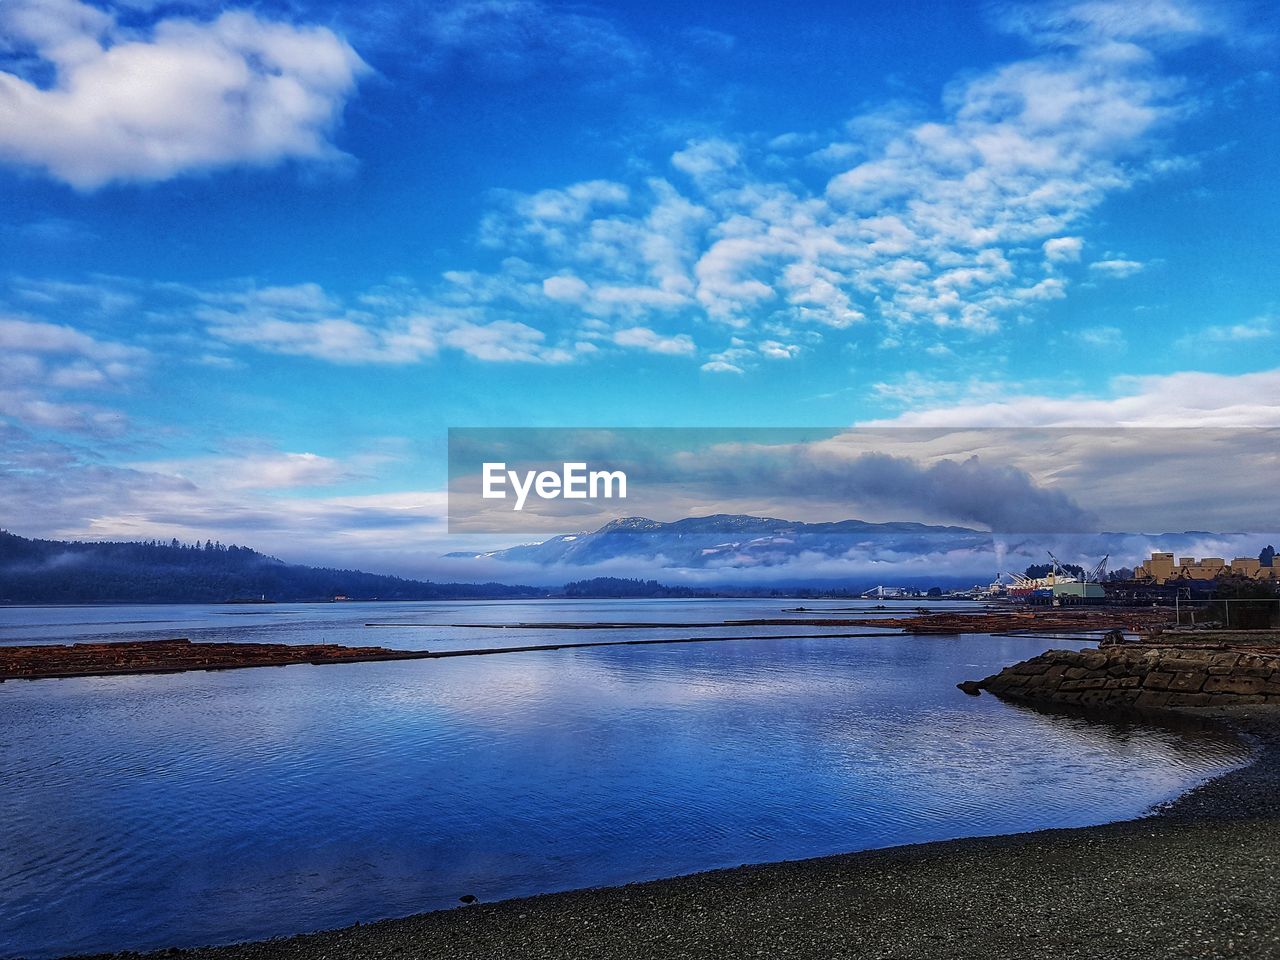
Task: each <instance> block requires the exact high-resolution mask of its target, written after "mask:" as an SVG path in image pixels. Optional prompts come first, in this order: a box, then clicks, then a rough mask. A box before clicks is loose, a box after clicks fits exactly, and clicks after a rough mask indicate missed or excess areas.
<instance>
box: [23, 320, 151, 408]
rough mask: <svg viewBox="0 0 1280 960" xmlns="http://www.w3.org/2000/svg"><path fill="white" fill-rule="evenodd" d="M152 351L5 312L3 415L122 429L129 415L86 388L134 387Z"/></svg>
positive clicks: (94, 389) (94, 390) (93, 390)
mask: <svg viewBox="0 0 1280 960" xmlns="http://www.w3.org/2000/svg"><path fill="white" fill-rule="evenodd" d="M146 359H147V354H146V351H144V350H142V349H140V348H137V347H132V346H127V345H125V344H121V343H114V342H111V341H107V340H100V339H97V338H95V337H92V336H90V335H89V334H87V333H84V332H82V331H80V330H76V329H74V328H72V327H67V326H61V325H58V324H52V323H41V322H37V321H33V320H27V319H24V318H20V317H0V418H4V419H8V420H10V421H14V422H16V423H19V424H23V425H25V426H29V427H43V428H48V429H53V430H74V431H86V432H110V433H114V432H119V431H120V430H121V429H122V428H123V426H124V418H123V416H122V415H121V414H120V413H118V412H116V411H114V410H109V409H104V408H102V407H101V406H98V405H96V404H94V403H88V402H85V401H84V400H83V399H80V398H81V397H83V395H84V394H86V393H93V392H100V391H103V390H118V389H122V388H125V387H127V386H128V384H129V382H130V381H131V380H132V379H133V378H134V377H135V376H137V375H138V373H139V371H140V368H141V366H142V365H143V364H144V363H145V362H146Z"/></svg>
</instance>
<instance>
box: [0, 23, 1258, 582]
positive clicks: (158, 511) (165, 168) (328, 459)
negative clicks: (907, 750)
mask: <svg viewBox="0 0 1280 960" xmlns="http://www.w3.org/2000/svg"><path fill="white" fill-rule="evenodd" d="M1277 43H1280V17H1278V16H1277V13H1276V10H1275V7H1274V5H1271V4H1265V3H1256V4H1254V3H1248V2H1243V0H1242V2H1232V3H1193V2H1184V0H1148V2H1143V0H1134V2H1116V3H1112V2H1107V0H1079V2H1070V0H1068V2H1061V3H1055V2H1050V3H1030V4H1014V3H990V4H980V3H954V4H945V3H916V2H903V3H898V4H870V3H865V4H864V3H841V4H825V3H808V2H799V3H791V4H776V3H764V2H754V0H751V2H744V0H735V2H733V3H719V2H714V0H711V2H705V3H702V4H696V5H694V4H687V3H683V4H675V3H664V2H646V3H643V4H640V3H614V4H603V3H602V4H555V3H546V2H535V0H460V2H454V0H448V2H436V0H432V2H394V3H393V2H387V0H376V2H363V3H360V4H355V3H348V2H332V0H330V2H325V0H262V2H258V3H223V2H213V0H192V2H172V3H169V2H151V0H119V2H114V3H107V2H100V3H87V2H79V0H6V2H5V3H3V5H0V251H2V256H0V526H3V527H5V528H7V529H10V530H12V531H13V532H16V533H20V534H24V535H28V536H48V537H59V538H91V539H103V538H115V539H132V538H151V537H159V538H164V539H167V538H169V537H171V536H177V537H179V538H180V539H184V540H187V539H205V538H214V539H220V540H223V541H227V542H230V541H234V542H240V543H248V544H250V545H253V546H256V547H259V548H261V549H264V550H267V551H268V552H271V553H274V554H276V555H279V556H283V557H285V558H287V559H295V560H308V561H324V562H329V563H351V564H357V563H358V564H363V565H365V566H368V567H370V568H373V569H379V570H385V571H388V572H402V573H410V574H412V573H417V572H420V571H422V570H424V569H426V566H427V562H426V559H424V558H430V557H435V556H436V555H438V554H439V553H441V552H443V551H445V550H448V549H449V548H450V547H451V546H453V545H454V543H453V541H451V540H450V539H449V538H448V536H447V535H446V533H445V528H444V517H445V515H446V479H447V467H446V460H445V455H446V440H447V430H448V429H449V428H451V427H454V428H456V427H503V428H511V427H722V428H738V427H742V428H745V427H752V428H754V427H782V428H810V427H813V428H817V427H822V428H832V429H836V430H839V429H842V428H848V427H855V426H874V427H876V428H880V427H905V426H911V427H935V426H937V427H948V428H953V429H965V428H969V427H974V426H982V427H987V426H1013V427H1041V426H1054V425H1061V424H1071V425H1089V426H1098V427H1125V428H1147V427H1152V428H1155V427H1161V428H1165V427H1202V428H1204V429H1206V430H1211V431H1212V430H1221V429H1223V428H1239V427H1276V426H1280V270H1277V268H1276V265H1275V250H1276V249H1277V247H1278V246H1280V202H1278V199H1277V198H1278V196H1280V187H1278V186H1277V180H1276V177H1275V172H1274V171H1275V160H1274V158H1275V157H1276V156H1277V155H1280V122H1278V120H1277V118H1280V78H1278V77H1277V73H1276V66H1277ZM1218 453H1219V455H1218V456H1216V457H1209V458H1208V459H1206V460H1205V461H1203V462H1204V463H1205V464H1206V465H1207V466H1206V469H1208V470H1210V471H1212V470H1214V469H1221V467H1222V464H1223V463H1224V462H1226V461H1225V460H1224V459H1223V458H1222V457H1221V455H1220V454H1221V451H1218ZM1242 453H1245V454H1251V456H1252V460H1253V461H1254V462H1253V465H1252V469H1253V470H1255V471H1261V473H1256V472H1255V474H1254V475H1253V476H1252V479H1251V481H1250V486H1249V489H1250V490H1255V489H1257V487H1258V481H1257V478H1258V476H1270V477H1273V478H1274V476H1275V475H1276V473H1277V468H1280V462H1278V461H1277V460H1276V459H1275V457H1274V455H1270V459H1268V454H1267V451H1259V450H1257V449H1254V448H1249V447H1248V446H1246V447H1243V448H1241V449H1238V450H1233V452H1232V456H1235V455H1240V454H1242ZM943 455H944V454H936V453H935V454H931V456H933V457H934V460H933V461H930V462H925V461H921V463H920V466H921V469H922V470H927V469H930V467H931V465H936V458H937V457H938V456H943ZM945 455H951V454H945ZM1069 455H1070V456H1076V458H1077V459H1076V460H1075V461H1073V465H1074V466H1079V464H1080V462H1082V461H1081V460H1080V457H1081V456H1082V455H1080V454H1078V453H1076V454H1067V453H1064V452H1062V451H1056V452H1055V451H1052V450H1050V451H1049V452H1048V453H1047V454H1046V455H1045V457H1042V458H1041V460H1040V461H1039V462H1038V464H1039V465H1037V466H1032V465H1029V464H1023V468H1024V469H1025V470H1026V471H1027V473H1028V476H1029V477H1030V478H1031V480H1032V481H1033V483H1034V484H1035V485H1039V486H1042V487H1046V488H1052V487H1053V485H1054V484H1055V483H1058V482H1060V479H1061V475H1062V473H1063V471H1061V470H1058V469H1055V468H1054V467H1053V465H1052V463H1051V462H1050V461H1052V460H1053V458H1054V457H1055V456H1059V457H1060V456H1069ZM1046 457H1047V459H1046ZM1086 459H1087V458H1086ZM1059 466H1061V464H1059ZM1066 472H1067V473H1070V472H1071V471H1070V470H1068V471H1066ZM1076 472H1077V473H1080V472H1081V471H1079V470H1077V471H1076ZM1083 473H1084V474H1088V473H1089V471H1087V470H1085V471H1083ZM1093 475H1096V473H1095V474H1093ZM1271 489H1274V486H1272V487H1271ZM1209 495H1210V494H1209V493H1206V496H1209ZM682 506H688V505H687V504H682ZM840 506H841V505H840V503H836V504H833V505H832V507H831V509H832V510H833V511H838V510H839V509H840ZM854 506H856V497H855V498H851V499H850V501H849V509H848V510H845V511H841V512H843V513H848V514H849V515H853V514H852V512H851V511H852V510H853V508H854ZM904 509H905V508H904ZM935 512H936V511H935ZM841 518H842V517H840V516H831V517H829V518H828V519H841ZM661 519H675V517H674V516H671V517H662V518H661ZM902 519H915V518H914V517H912V516H903V517H902ZM940 519H944V520H945V519H947V518H945V517H942V518H940ZM952 519H955V518H952ZM1119 519H1121V520H1123V519H1124V518H1123V517H1120V518H1119ZM1137 519H1139V518H1135V521H1136V520H1137ZM1126 529H1136V527H1126Z"/></svg>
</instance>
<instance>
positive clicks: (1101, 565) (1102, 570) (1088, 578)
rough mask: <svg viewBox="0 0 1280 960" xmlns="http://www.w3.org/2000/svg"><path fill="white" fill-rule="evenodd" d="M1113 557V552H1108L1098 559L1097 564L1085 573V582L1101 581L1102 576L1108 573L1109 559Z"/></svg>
mask: <svg viewBox="0 0 1280 960" xmlns="http://www.w3.org/2000/svg"><path fill="white" fill-rule="evenodd" d="M1110 559H1111V554H1109V553H1108V554H1107V555H1106V556H1104V557H1103V558H1102V559H1101V560H1099V561H1098V564H1097V566H1095V567H1094V568H1093V569H1092V570H1090V571H1089V572H1088V573H1086V574H1085V575H1084V582H1085V583H1101V582H1102V578H1103V577H1105V576H1106V575H1107V561H1108V560H1110Z"/></svg>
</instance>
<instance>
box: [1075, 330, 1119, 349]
mask: <svg viewBox="0 0 1280 960" xmlns="http://www.w3.org/2000/svg"><path fill="white" fill-rule="evenodd" d="M1067 336H1068V337H1069V336H1070V333H1068V334H1067ZM1079 338H1080V340H1081V342H1083V343H1087V344H1088V345H1089V346H1091V347H1100V348H1106V349H1113V350H1114V349H1122V348H1123V347H1124V346H1125V338H1124V331H1122V330H1121V329H1120V328H1119V327H1085V328H1084V329H1083V330H1081V331H1080V334H1079Z"/></svg>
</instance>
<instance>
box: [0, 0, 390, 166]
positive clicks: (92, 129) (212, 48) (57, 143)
mask: <svg viewBox="0 0 1280 960" xmlns="http://www.w3.org/2000/svg"><path fill="white" fill-rule="evenodd" d="M0 28H3V30H4V31H5V32H6V33H7V34H8V38H9V41H10V43H11V44H13V45H14V46H17V47H19V48H26V49H29V50H30V51H31V52H33V53H34V54H35V55H36V56H37V57H38V58H39V59H40V61H41V62H42V63H43V64H44V65H46V66H47V67H49V68H50V69H52V71H53V72H54V80H53V83H52V84H51V85H50V86H48V87H42V86H40V85H38V84H37V83H35V82H34V81H32V80H30V79H28V78H25V77H22V76H19V75H18V74H15V73H7V72H0V158H2V159H4V160H6V161H8V162H10V163H13V164H17V165H19V166H22V167H29V168H35V169H39V170H42V171H44V172H46V173H48V174H49V175H50V176H52V177H54V178H56V179H59V180H62V181H64V182H66V183H69V184H71V185H72V186H74V187H76V188H78V189H81V190H93V189H96V188H98V187H101V186H103V185H104V184H107V183H110V182H113V181H148V180H165V179H169V178H171V177H175V176H178V175H180V174H184V173H191V172H196V171H202V170H208V169H213V168H218V167H227V166H233V165H241V164H243V165H250V166H270V165H274V164H276V163H279V162H280V161H282V160H284V159H289V158H297V159H304V160H334V159H336V158H340V157H341V156H342V154H341V153H340V151H339V150H338V149H337V148H336V147H335V146H334V145H333V144H332V142H331V140H330V134H331V132H332V130H333V128H334V127H335V125H336V124H337V122H338V119H339V116H340V114H341V111H342V107H343V105H344V104H345V102H346V100H347V98H348V97H349V96H350V95H351V94H352V92H353V91H354V89H355V86H356V81H357V79H358V77H359V76H360V74H361V73H362V72H364V70H365V69H366V68H365V66H364V64H363V62H362V61H361V59H360V58H359V57H358V56H357V55H356V53H355V52H354V51H353V50H352V49H351V47H350V46H348V45H347V43H346V42H345V41H344V40H343V39H342V38H340V37H339V36H337V35H336V34H334V33H333V32H332V31H331V30H328V29H326V28H324V27H307V26H294V25H291V24H286V23H275V22H270V21H266V20H261V19H259V18H258V17H257V16H255V15H254V14H252V13H248V12H244V11H230V12H226V13H223V14H222V15H220V16H219V17H218V18H217V19H215V20H212V21H208V22H203V21H197V20H190V19H185V18H180V17H170V18H167V19H163V20H160V21H158V22H157V23H155V24H154V25H153V27H152V28H151V29H150V30H149V31H146V32H139V31H133V30H129V29H126V28H125V27H123V26H121V25H120V24H119V23H118V22H117V21H116V20H115V18H114V17H113V16H112V15H111V14H109V13H106V12H104V11H102V10H100V9H98V8H97V7H92V6H89V5H88V4H85V3H81V2H78V0H10V2H9V3H8V4H6V6H5V7H4V8H3V9H0Z"/></svg>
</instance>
